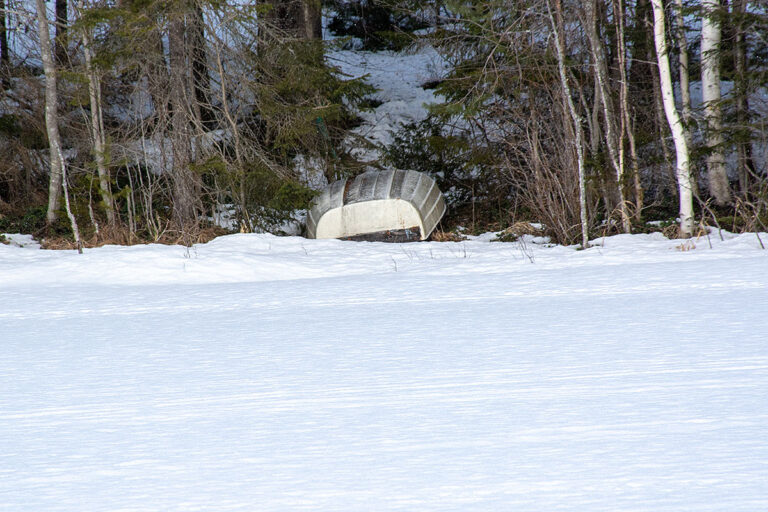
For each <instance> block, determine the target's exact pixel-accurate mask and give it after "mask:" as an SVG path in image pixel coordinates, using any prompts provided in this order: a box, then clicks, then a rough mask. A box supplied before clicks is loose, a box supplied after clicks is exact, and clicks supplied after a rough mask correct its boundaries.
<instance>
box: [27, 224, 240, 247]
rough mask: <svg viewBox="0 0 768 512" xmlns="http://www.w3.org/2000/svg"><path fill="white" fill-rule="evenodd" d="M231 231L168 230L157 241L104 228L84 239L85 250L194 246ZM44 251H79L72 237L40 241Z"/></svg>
mask: <svg viewBox="0 0 768 512" xmlns="http://www.w3.org/2000/svg"><path fill="white" fill-rule="evenodd" d="M227 234H229V231H227V230H226V229H223V228H219V227H208V228H198V229H196V230H194V231H193V232H181V231H171V230H167V231H165V232H163V234H162V235H161V236H160V237H159V238H157V239H156V240H149V239H146V238H141V237H139V236H137V235H136V234H135V233H131V232H130V231H129V230H128V229H127V228H125V227H123V226H116V227H109V226H107V227H102V228H101V229H100V230H99V233H98V234H96V233H92V234H91V235H90V236H88V237H84V238H83V247H84V248H94V247H102V246H104V245H138V244H149V243H156V244H163V245H187V246H189V245H192V244H204V243H207V242H210V241H211V240H213V239H214V238H216V237H219V236H222V235H227ZM40 246H41V247H42V248H43V249H50V250H72V249H77V244H75V241H74V240H73V239H72V237H71V236H61V235H59V236H47V237H45V238H43V239H41V240H40Z"/></svg>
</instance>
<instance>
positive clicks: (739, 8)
mask: <svg viewBox="0 0 768 512" xmlns="http://www.w3.org/2000/svg"><path fill="white" fill-rule="evenodd" d="M732 5H733V14H734V16H733V17H734V18H735V27H734V31H735V34H734V36H735V37H734V39H735V42H734V43H735V44H734V82H735V84H734V95H735V99H736V123H737V125H738V128H737V130H736V132H737V134H738V138H737V151H738V158H739V159H738V172H739V189H740V191H741V193H742V195H745V194H747V193H748V191H749V181H750V180H749V178H750V175H752V174H753V173H754V172H755V163H754V160H753V158H752V140H751V130H750V128H749V98H748V93H749V85H748V83H747V62H748V61H747V59H748V57H747V41H746V30H745V27H744V15H745V13H746V8H747V2H746V0H733V4H732Z"/></svg>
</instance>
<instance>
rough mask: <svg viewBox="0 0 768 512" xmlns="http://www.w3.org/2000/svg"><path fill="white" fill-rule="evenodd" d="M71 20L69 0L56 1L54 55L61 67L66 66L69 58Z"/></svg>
mask: <svg viewBox="0 0 768 512" xmlns="http://www.w3.org/2000/svg"><path fill="white" fill-rule="evenodd" d="M68 23H69V19H68V16H67V0H56V47H55V50H54V54H55V57H56V64H57V65H59V66H66V65H67V64H68V61H69V58H68V55H67V45H68V40H67V24H68Z"/></svg>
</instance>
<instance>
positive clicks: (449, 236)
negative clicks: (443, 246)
mask: <svg viewBox="0 0 768 512" xmlns="http://www.w3.org/2000/svg"><path fill="white" fill-rule="evenodd" d="M429 239H430V240H432V241H433V242H461V241H462V240H466V239H467V237H465V236H464V235H460V234H458V233H455V232H453V231H435V232H434V233H432V235H431V236H430V237H429Z"/></svg>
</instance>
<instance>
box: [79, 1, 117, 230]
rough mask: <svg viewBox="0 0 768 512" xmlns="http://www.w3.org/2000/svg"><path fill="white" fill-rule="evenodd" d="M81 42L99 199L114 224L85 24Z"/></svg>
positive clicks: (95, 76) (96, 85)
mask: <svg viewBox="0 0 768 512" xmlns="http://www.w3.org/2000/svg"><path fill="white" fill-rule="evenodd" d="M76 9H77V12H78V14H79V15H80V16H82V14H83V12H84V6H83V2H82V0H80V1H79V2H78V3H77V5H76ZM81 31H82V33H81V38H82V43H83V57H84V58H85V73H86V78H87V80H88V99H89V104H90V109H91V119H90V121H91V125H90V129H91V139H92V141H93V154H94V160H95V161H96V171H97V173H98V176H99V191H100V193H101V200H102V202H103V203H104V208H105V210H106V213H107V221H108V222H109V224H110V225H114V224H115V205H114V202H113V200H112V191H111V189H110V177H109V170H108V169H107V164H106V147H107V145H106V137H105V135H104V117H103V115H102V109H101V78H100V76H99V72H98V70H97V69H96V67H95V66H94V64H93V44H92V38H91V29H90V28H89V27H88V26H87V24H86V25H84V26H83V27H82V28H81Z"/></svg>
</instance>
